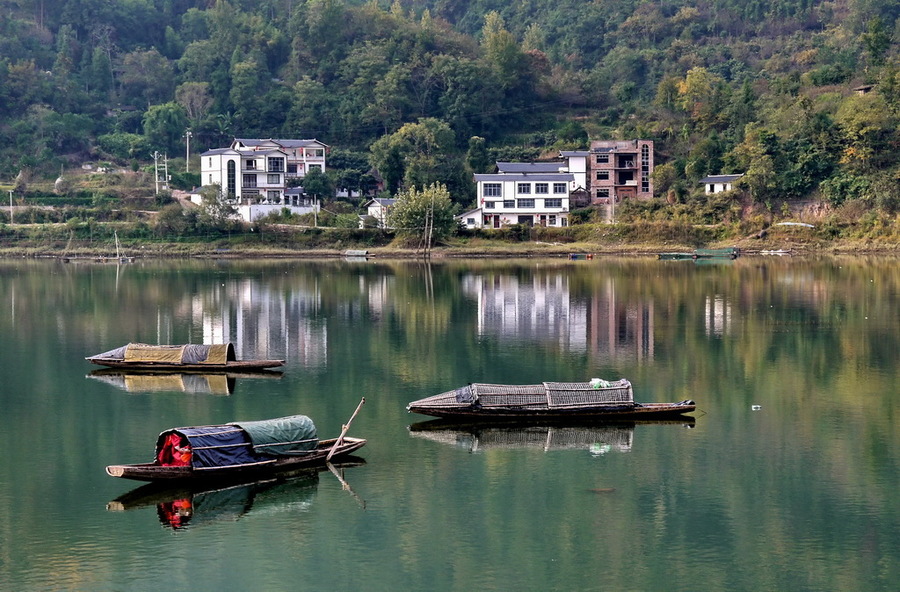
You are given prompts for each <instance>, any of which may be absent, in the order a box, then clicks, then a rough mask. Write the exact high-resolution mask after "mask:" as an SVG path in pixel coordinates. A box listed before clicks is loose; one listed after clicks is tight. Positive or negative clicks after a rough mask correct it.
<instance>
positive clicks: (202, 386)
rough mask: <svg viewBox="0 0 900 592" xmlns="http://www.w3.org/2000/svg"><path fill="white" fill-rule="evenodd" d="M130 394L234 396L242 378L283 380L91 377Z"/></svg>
mask: <svg viewBox="0 0 900 592" xmlns="http://www.w3.org/2000/svg"><path fill="white" fill-rule="evenodd" d="M87 376H88V378H93V379H95V380H99V381H101V382H105V383H106V384H109V385H112V386H114V387H116V388H118V389H121V390H123V391H127V392H129V393H161V392H181V393H191V394H209V395H230V394H232V393H233V392H234V387H235V384H236V382H237V379H238V378H242V379H243V378H269V379H272V378H275V379H277V378H281V377H282V373H281V372H274V371H260V372H203V373H200V372H159V371H157V372H154V371H143V372H139V371H133V370H132V371H122V370H116V369H112V368H107V369H103V370H94V371H93V372H91V373H90V374H88V375H87Z"/></svg>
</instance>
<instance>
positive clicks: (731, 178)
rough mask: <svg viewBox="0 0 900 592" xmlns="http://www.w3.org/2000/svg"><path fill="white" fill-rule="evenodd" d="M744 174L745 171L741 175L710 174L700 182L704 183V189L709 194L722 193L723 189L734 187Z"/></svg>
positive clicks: (727, 189) (728, 189)
mask: <svg viewBox="0 0 900 592" xmlns="http://www.w3.org/2000/svg"><path fill="white" fill-rule="evenodd" d="M743 176H744V175H743V173H741V174H739V175H710V176H708V177H704V178H702V179H700V183H701V184H702V185H703V190H704V192H705V193H706V194H707V195H709V194H711V193H722V192H723V191H731V190H732V189H734V184H735V183H736V182H737V181H738V179H740V178H741V177H743Z"/></svg>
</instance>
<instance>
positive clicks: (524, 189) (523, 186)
mask: <svg viewBox="0 0 900 592" xmlns="http://www.w3.org/2000/svg"><path fill="white" fill-rule="evenodd" d="M516 193H519V194H524V195H528V194H530V193H531V183H516Z"/></svg>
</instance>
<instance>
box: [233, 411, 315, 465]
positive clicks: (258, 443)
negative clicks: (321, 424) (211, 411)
mask: <svg viewBox="0 0 900 592" xmlns="http://www.w3.org/2000/svg"><path fill="white" fill-rule="evenodd" d="M229 425H235V426H238V427H240V428H241V429H242V430H244V431H245V432H247V434H248V435H249V436H250V440H251V442H252V443H253V450H254V452H257V453H259V454H269V455H275V456H278V455H291V454H302V453H303V452H307V451H309V450H313V449H315V448H316V446H318V444H319V438H318V436H317V435H316V426H315V424H314V423H313V420H312V419H310V418H309V417H307V416H305V415H291V416H289V417H279V418H278V419H266V420H263V421H236V422H233V423H231V424H229Z"/></svg>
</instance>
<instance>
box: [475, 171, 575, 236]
mask: <svg viewBox="0 0 900 592" xmlns="http://www.w3.org/2000/svg"><path fill="white" fill-rule="evenodd" d="M565 167H566V163H564V162H498V163H497V170H498V172H497V173H493V174H484V175H475V183H476V185H477V192H478V206H479V209H480V210H481V211H480V212H478V211H477V210H475V211H472V212H468V213H467V216H468V217H470V218H471V217H473V216H474V217H475V218H476V220H478V218H480V220H478V222H479V224H476V226H480V227H485V228H500V227H502V226H508V225H511V224H525V225H528V226H556V227H562V226H568V225H569V193H570V192H571V191H573V190H574V189H575V188H576V187H575V185H576V180H575V175H573V174H572V173H568V172H560V169H561V168H565ZM467 226H468V224H467Z"/></svg>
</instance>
